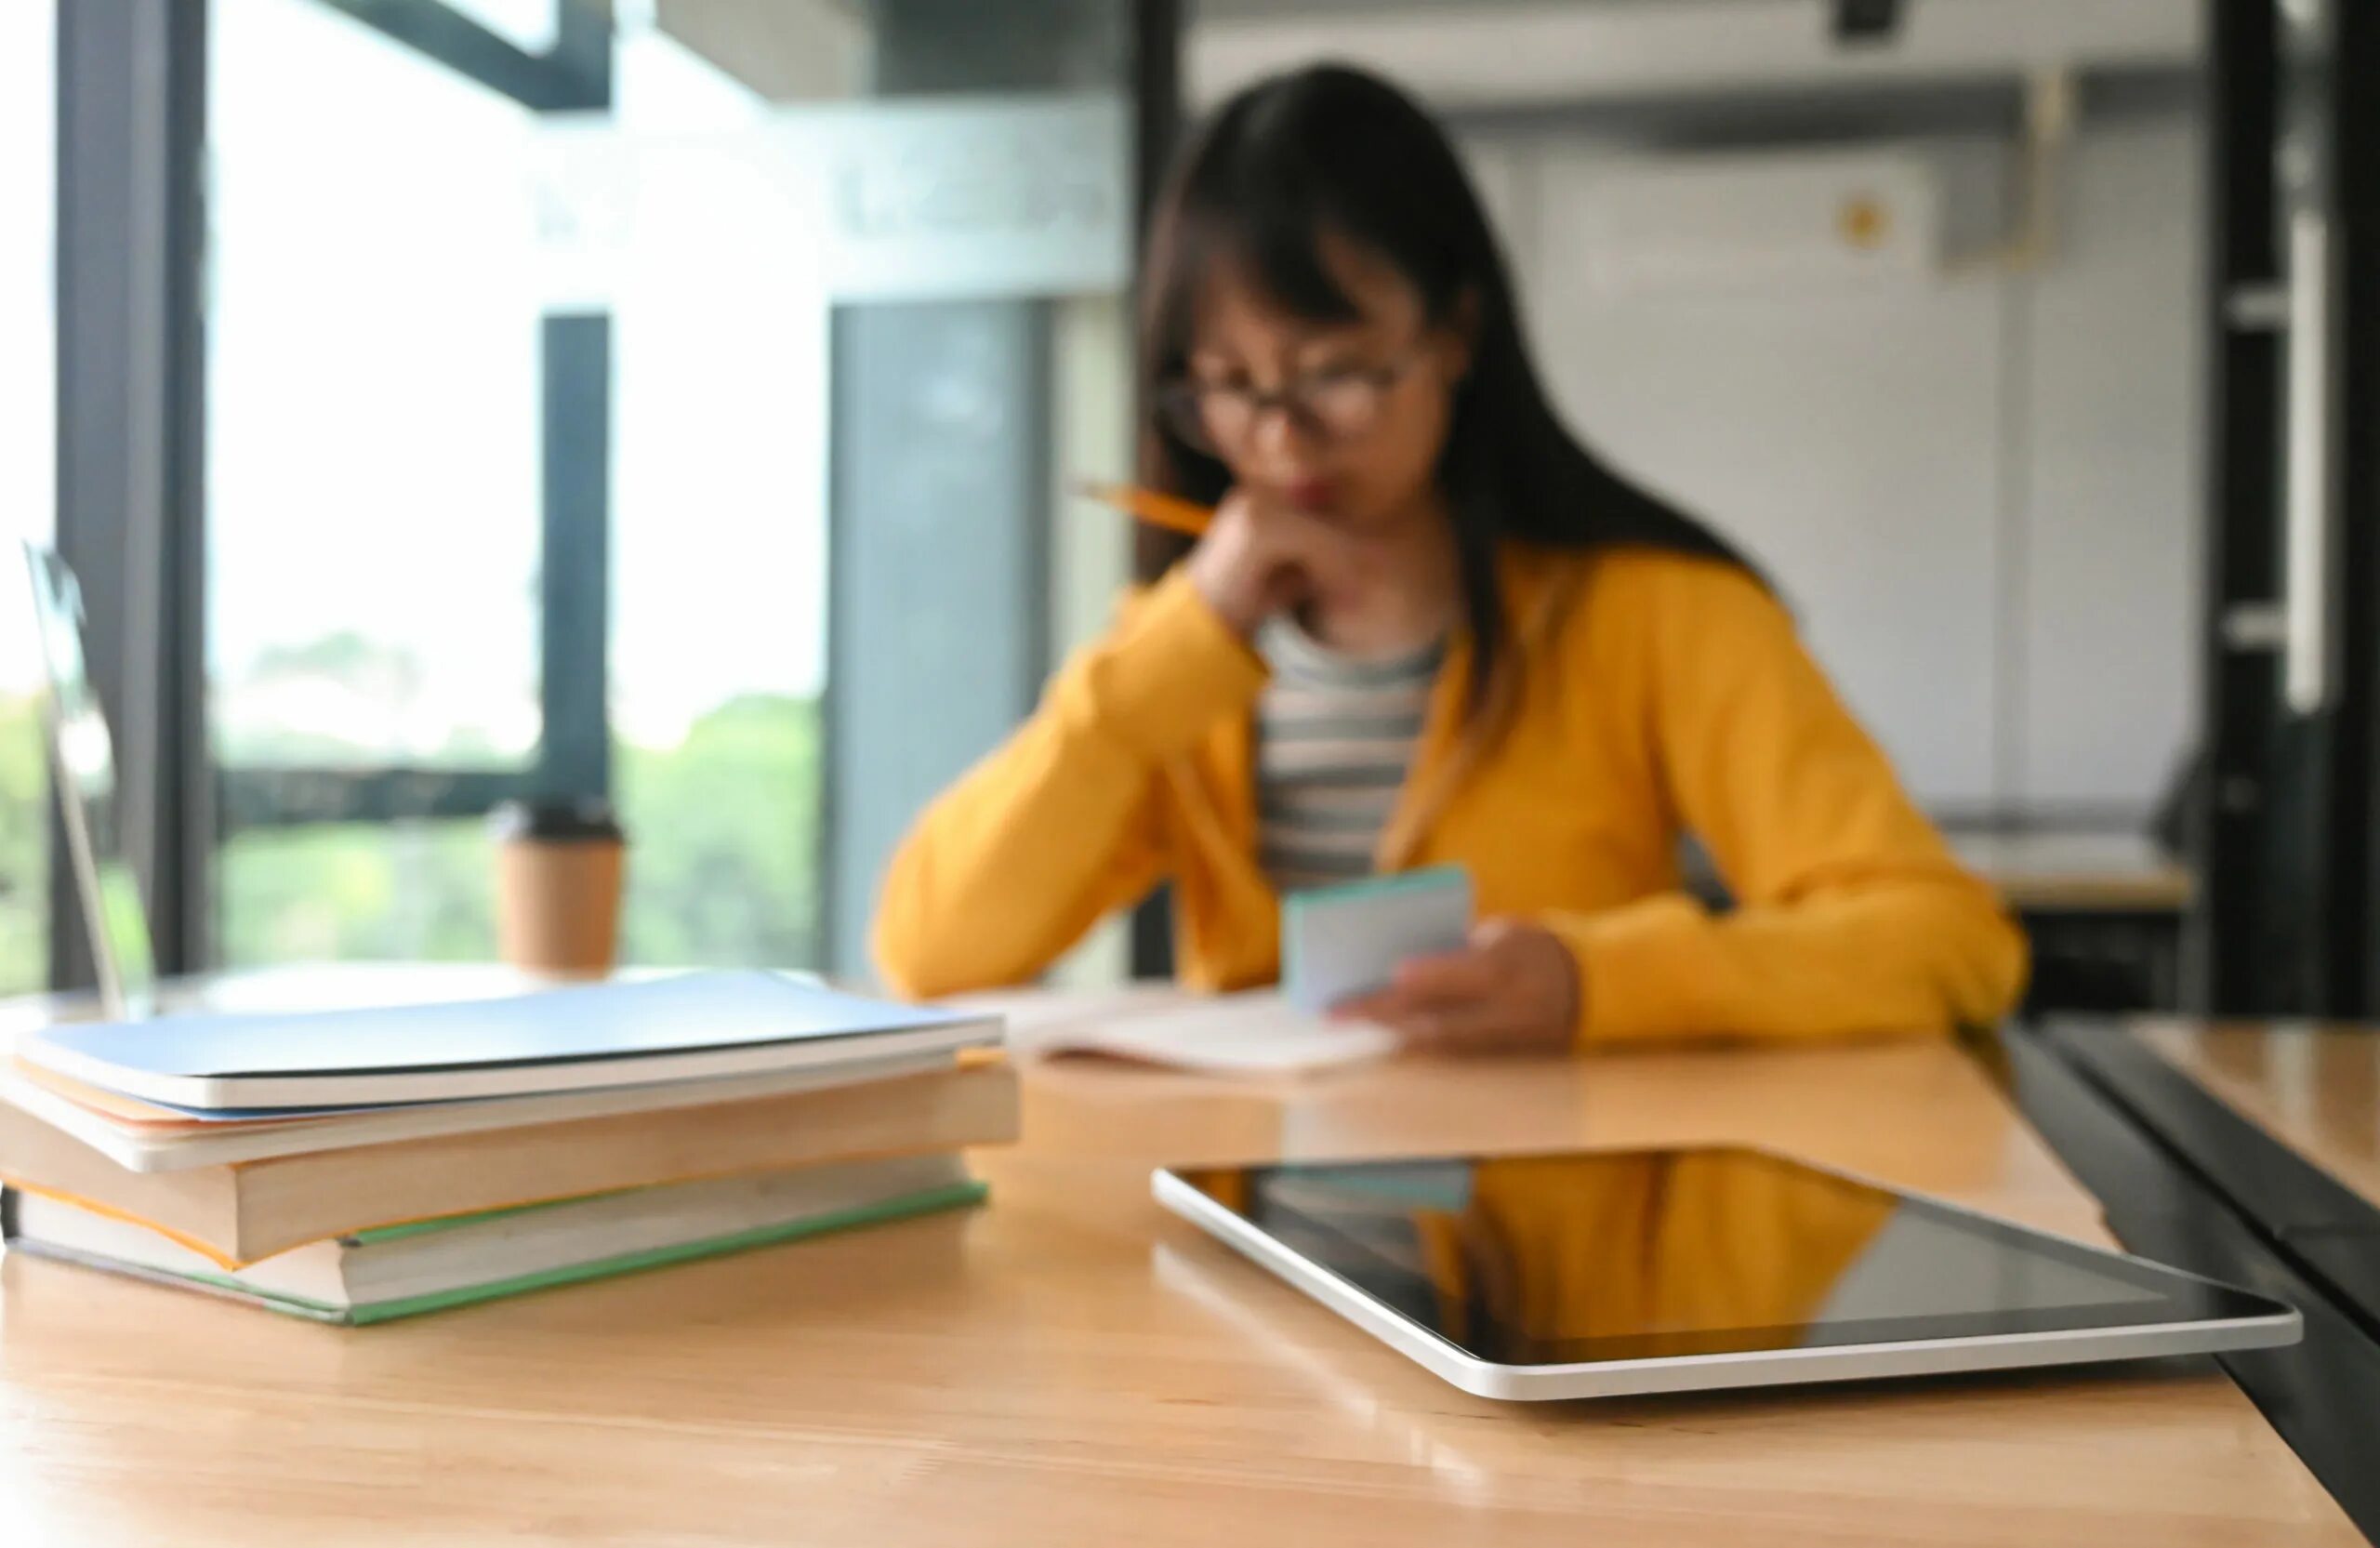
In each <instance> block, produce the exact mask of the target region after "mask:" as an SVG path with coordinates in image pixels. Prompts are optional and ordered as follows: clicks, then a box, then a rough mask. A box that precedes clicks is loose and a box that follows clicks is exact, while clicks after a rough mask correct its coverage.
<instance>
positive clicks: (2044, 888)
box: [1951, 832, 2192, 1014]
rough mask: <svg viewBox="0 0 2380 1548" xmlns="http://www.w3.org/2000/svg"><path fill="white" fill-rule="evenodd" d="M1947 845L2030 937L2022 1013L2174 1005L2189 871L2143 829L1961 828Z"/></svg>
mask: <svg viewBox="0 0 2380 1548" xmlns="http://www.w3.org/2000/svg"><path fill="white" fill-rule="evenodd" d="M1951 847H1952V848H1953V849H1954V850H1956V851H1957V853H1958V855H1959V858H1960V859H1961V860H1962V861H1963V862H1964V863H1965V865H1966V866H1967V867H1968V868H1969V869H1971V870H1973V871H1975V872H1976V873H1977V875H1979V876H1981V877H1983V878H1984V879H1985V880H1989V881H1990V883H1991V884H1992V885H1993V886H1994V887H1995V888H1997V889H1998V890H1999V893H2000V895H2001V896H2002V897H2003V898H2005V899H2007V901H2008V906H2010V907H2011V908H2013V909H2015V910H2016V914H2017V916H2018V918H2019V919H2021V920H2023V922H2024V925H2025V931H2026V933H2027V934H2028V935H2029V936H2030V938H2031V941H2032V947H2033V972H2032V979H2031V982H2030V985H2029V986H2028V988H2027V992H2026V998H2025V1010H2026V1012H2027V1013H2029V1014H2037V1013H2041V1012H2054V1011H2172V1010H2175V1009H2176V1008H2178V1007H2179V1005H2180V1003H2181V985H2182V972H2181V959H2182V920H2183V916H2184V915H2185V914H2186V913H2187V912H2188V908H2189V906H2190V896H2191V891H2192V888H2191V880H2190V873H2189V871H2188V869H2187V868H2186V867H2181V866H2178V865H2175V863H2174V862H2173V861H2172V860H2171V859H2170V858H2168V857H2167V856H2166V855H2165V853H2163V852H2162V850H2160V849H2159V848H2158V847H2157V845H2156V844H2155V843H2154V842H2152V841H2151V840H2149V838H2148V837H2147V836H2146V835H2144V834H2137V833H2111V832H2096V833H2091V832H2064V833H2061V832H2014V833H1966V834H1957V835H1954V836H1953V837H1952V839H1951Z"/></svg>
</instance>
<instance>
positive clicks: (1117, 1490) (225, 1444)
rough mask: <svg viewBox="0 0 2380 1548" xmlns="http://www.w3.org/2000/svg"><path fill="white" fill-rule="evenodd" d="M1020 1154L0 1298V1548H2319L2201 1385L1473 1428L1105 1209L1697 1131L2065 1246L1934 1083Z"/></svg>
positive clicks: (1874, 1388) (1749, 1065) (1280, 1106)
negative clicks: (662, 1214)
mask: <svg viewBox="0 0 2380 1548" xmlns="http://www.w3.org/2000/svg"><path fill="white" fill-rule="evenodd" d="M1025 1119H1026V1126H1025V1132H1026V1135H1027V1140H1026V1143H1025V1144H1024V1145H1023V1146H1021V1147H1019V1148H1018V1149H1015V1150H1013V1151H1011V1152H1006V1153H1001V1154H994V1155H987V1156H985V1157H984V1158H982V1162H981V1164H982V1168H983V1171H984V1172H985V1175H986V1176H987V1177H988V1178H990V1180H991V1182H992V1185H993V1203H992V1205H991V1207H990V1208H989V1209H988V1210H986V1211H981V1212H979V1213H976V1214H973V1215H971V1216H950V1217H941V1218H936V1219H929V1220H920V1221H914V1222H909V1223H906V1224H901V1225H897V1226H893V1227H888V1228H885V1229H881V1230H878V1231H873V1232H866V1233H860V1234H855V1235H852V1236H848V1237H837V1238H830V1239H823V1240H820V1241H817V1242H813V1243H807V1244H802V1245H799V1246H794V1247H787V1248H782V1249H777V1250H769V1251H763V1252H759V1253H754V1254H749V1255H747V1256H744V1257H741V1258H736V1259H729V1260H721V1261H718V1262H714V1263H710V1264H700V1265H695V1266H691V1267H684V1268H679V1269H673V1270H670V1271H668V1272H666V1273H657V1274H652V1275H646V1276H642V1277H636V1278H632V1279H627V1280H620V1281H615V1282H611V1283H606V1284H601V1285H595V1286H588V1287H583V1288H579V1289H575V1290H566V1291H560V1292H555V1293H551V1294H547V1295H543V1296H538V1297H534V1298H529V1299H525V1300H522V1301H517V1302H511V1303H499V1304H496V1305H490V1306H484V1307H480V1308H476V1309H472V1310H469V1311H464V1312H458V1313H455V1314H452V1315H447V1316H436V1317H430V1318H425V1319H423V1320H421V1321H418V1322H414V1323H401V1324H396V1325H392V1326H390V1327H387V1328H383V1329H377V1330H368V1331H364V1332H361V1333H348V1332H342V1331H338V1330H328V1329H324V1328H318V1327H313V1326H310V1325H306V1324H300V1323H294V1322H284V1321H280V1320H277V1319H274V1318H271V1317H269V1316H260V1315H258V1314H257V1313H255V1312H252V1311H248V1310H245V1309H242V1308H239V1307H235V1306H230V1305H225V1304H219V1303H212V1302H208V1301H205V1300H203V1299H200V1298H197V1297H192V1296H185V1295H179V1294H177V1293H175V1292H173V1291H169V1290H158V1289H153V1288H151V1287H147V1286H143V1285H139V1284H135V1283H130V1282H124V1281H117V1280H112V1279H109V1278H106V1277H99V1276H95V1275H89V1274H83V1273H78V1272H76V1271H74V1270H73V1269H71V1268H67V1267H64V1266H61V1265H58V1264H46V1263H40V1262H33V1261H15V1260H11V1261H8V1262H7V1263H6V1264H5V1265H0V1290H5V1295H4V1296H0V1502H5V1503H0V1512H5V1516H6V1519H7V1541H9V1542H11V1543H12V1544H24V1545H32V1544H59V1545H66V1544H72V1545H73V1548H97V1545H101V1544H113V1543H131V1542H142V1543H147V1542H168V1541H169V1542H173V1543H177V1544H208V1543H237V1544H240V1545H242V1548H274V1545H279V1544H305V1545H309V1548H311V1545H313V1544H319V1543H325V1542H333V1541H336V1542H339V1543H373V1544H378V1543H393V1542H437V1543H458V1542H490V1541H496V1540H497V1539H498V1538H501V1539H502V1541H507V1542H513V1541H567V1542H617V1543H652V1542H657V1541H668V1542H669V1543H672V1544H728V1543H737V1544H741V1543H784V1542H797V1541H798V1542H802V1543H806V1544H827V1545H832V1544H856V1545H866V1548H891V1545H897V1544H902V1543H928V1544H935V1545H937V1548H939V1545H946V1544H972V1543H987V1544H988V1543H1002V1544H1005V1543H1019V1544H1037V1545H1038V1544H1072V1543H1085V1544H1109V1543H1117V1544H1122V1543H1131V1544H1153V1545H1166V1544H1182V1545H1185V1548H1188V1545H1197V1548H1210V1545H1211V1544H1212V1543H1214V1542H1216V1541H1226V1542H1230V1543H1233V1544H1235V1545H1253V1544H1263V1543H1276V1542H1278V1543H1296V1544H1300V1545H1302V1548H1325V1545H1330V1544H1342V1543H1343V1544H1350V1545H1360V1548H1373V1545H1376V1544H1382V1543H1408V1542H1432V1543H1447V1542H1466V1543H1468V1542H1478V1543H1488V1542H1494V1543H1498V1544H1506V1545H1513V1548H1523V1545H1528V1544H1538V1543H1543V1544H1557V1543H1558V1544H1562V1545H1564V1548H1573V1545H1576V1544H1580V1543H1596V1544H1602V1545H1622V1544H1659V1545H1663V1548H1671V1545H1677V1544H1692V1543H1699V1542H1714V1543H1725V1544H1728V1545H1730V1548H1733V1545H1735V1544H1739V1543H1752V1542H1757V1543H1764V1544H1766V1543H1806V1544H1878V1545H1882V1544H1895V1545H1902V1544H1910V1543H1945V1544H1949V1543H1956V1544H1987V1543H2026V1544H2056V1543H2077V1544H2083V1543H2088V1544H2095V1545H2096V1544H2102V1543H2108V1542H2117V1541H2137V1542H2142V1543H2157V1544H2173V1543H2194V1544H2215V1543H2241V1544H2259V1545H2268V1548H2272V1545H2299V1544H2315V1543H2321V1544H2338V1545H2341V1548H2345V1545H2347V1544H2352V1543H2355V1542H2357V1541H2360V1539H2359V1538H2358V1537H2357V1535H2356V1534H2355V1532H2354V1531H2353V1529H2352V1528H2351V1527H2350V1526H2349V1524H2348V1523H2347V1521H2346V1519H2345V1518H2344V1516H2343V1515H2341V1513H2340V1512H2339V1510H2338V1508H2337V1507H2336V1505H2335V1504H2334V1502H2332V1501H2331V1500H2330V1499H2329V1497H2328V1496H2327V1495H2325V1494H2324V1493H2323V1491H2322V1490H2321V1488H2320V1486H2319V1485H2318V1484H2316V1483H2315V1481H2314V1480H2313V1478H2312V1477H2311V1476H2310V1475H2308V1474H2307V1472H2306V1470H2305V1468H2304V1467H2303V1466H2302V1465H2301V1464H2300V1463H2299V1462H2298V1461H2297V1460H2296V1458H2295V1457H2294V1455H2293V1454H2292V1453H2291V1452H2290V1451H2289V1449H2288V1448H2287V1447H2286V1446H2285V1445H2283V1444H2282V1442H2281V1440H2280V1438H2279V1437H2278V1436H2276V1435H2275V1434H2274V1432H2273V1431H2272V1430H2271V1429H2270V1428H2269V1427H2268V1425H2267V1424H2266V1422H2264V1420H2263V1419H2262V1418H2261V1417H2260V1416H2259V1415H2258V1414H2257V1412H2256V1411H2255V1409H2254V1408H2253V1407H2252V1406H2251V1405H2250V1404H2249V1403H2248V1402H2247V1401H2246V1399H2245V1398H2244V1397H2242V1396H2241V1394H2240V1393H2239V1392H2238V1391H2237V1390H2236V1389H2235V1388H2234V1387H2233V1386H2232V1384H2231V1383H2230V1382H2229V1381H2228V1379H2226V1378H2225V1377H2224V1376H2223V1375H2222V1374H2221V1373H2220V1372H2219V1371H2218V1370H2217V1369H2215V1367H2214V1366H2212V1365H2211V1364H2209V1363H2206V1362H2203V1361H2183V1362H2169V1363H2164V1364H2162V1365H2159V1366H2157V1367H2154V1368H2150V1369H2123V1370H2121V1371H2120V1372H2118V1373H2114V1374H2106V1375H2097V1376H2090V1377H2083V1376H2076V1375H2073V1374H2071V1373H2069V1374H2066V1375H2058V1376H2043V1377H2024V1378H2011V1377H1990V1378H1975V1379H1963V1380H1957V1381H1942V1382H1933V1383H1902V1384H1890V1385H1883V1384H1879V1385H1868V1386H1858V1387H1847V1388H1814V1389H1807V1390H1804V1391H1799V1392H1768V1393H1763V1394H1756V1395H1750V1396H1702V1397H1692V1398H1671V1399H1659V1400H1632V1401H1625V1402H1608V1403H1592V1404H1590V1403H1574V1404H1558V1405H1531V1406H1527V1407H1512V1406H1499V1405H1496V1404H1491V1403H1488V1402H1485V1401H1482V1400H1480V1399H1476V1398H1473V1397H1470V1396H1465V1395H1463V1394H1461V1393H1460V1392H1457V1391H1456V1390H1454V1389H1453V1388H1451V1387H1449V1386H1447V1385H1445V1384H1443V1383H1439V1382H1438V1381H1436V1380H1435V1378H1433V1377H1431V1376H1429V1375H1428V1374H1427V1373H1425V1372H1424V1371H1422V1370H1421V1369H1420V1368H1418V1367H1416V1366H1414V1365H1412V1364H1411V1363H1410V1362H1408V1361H1407V1360H1406V1359H1404V1358H1403V1357H1402V1356H1397V1355H1395V1354H1394V1353H1392V1352H1390V1351H1389V1350H1387V1349H1386V1348H1384V1347H1382V1345H1380V1344H1378V1343H1374V1342H1373V1341H1372V1340H1370V1339H1369V1338H1368V1337H1366V1336H1364V1335H1363V1334H1361V1333H1359V1332H1357V1331H1356V1330H1355V1329H1353V1328H1351V1327H1349V1326H1348V1325H1347V1324H1345V1323H1344V1322H1342V1321H1341V1320H1340V1319H1339V1318H1337V1317H1335V1316H1331V1315H1330V1314H1329V1313H1328V1312H1325V1311H1324V1310H1322V1309H1321V1308H1320V1307H1318V1306H1316V1305H1315V1304H1314V1303H1310V1302H1308V1301H1307V1300H1305V1299H1304V1298H1303V1297H1302V1296H1300V1295H1298V1294H1297V1293H1295V1292H1294V1291H1292V1290H1289V1289H1287V1288H1286V1287H1284V1286H1282V1285H1280V1284H1278V1283H1276V1281H1274V1280H1273V1279H1271V1278H1270V1277H1267V1276H1265V1275H1263V1274H1262V1273H1261V1272H1259V1271H1257V1270H1255V1269H1253V1268H1252V1267H1250V1265H1248V1264H1245V1263H1242V1262H1241V1261H1239V1260H1238V1259H1237V1258H1236V1257H1234V1256H1232V1255H1231V1254H1230V1253H1228V1252H1227V1251H1225V1250H1223V1249H1222V1248H1220V1247H1219V1246H1217V1245H1215V1244H1214V1243H1212V1242H1210V1240H1208V1239H1207V1238H1206V1237H1203V1236H1201V1235H1200V1234H1198V1233H1197V1232H1196V1231H1194V1230H1192V1229H1190V1228H1188V1227H1186V1226H1183V1225H1182V1224H1179V1223H1177V1222H1174V1221H1173V1220H1171V1219H1170V1217H1168V1216H1165V1215H1163V1214H1161V1213H1160V1212H1159V1211H1157V1209H1156V1208H1155V1206H1154V1205H1152V1204H1151V1203H1150V1202H1149V1200H1148V1184H1147V1171H1148V1167H1149V1164H1150V1163H1151V1162H1152V1161H1153V1160H1157V1159H1169V1160H1177V1161H1194V1160H1221V1159H1232V1158H1252V1157H1261V1156H1265V1155H1270V1154H1274V1153H1276V1152H1287V1153H1291V1154H1299V1155H1309V1156H1313V1155H1325V1154H1329V1155H1341V1156H1361V1155H1377V1154H1383V1153H1392V1152H1396V1151H1400V1150H1431V1149H1447V1150H1461V1149H1469V1148H1482V1149H1500V1150H1510V1149H1527V1148H1533V1147H1546V1146H1555V1145H1573V1144H1607V1145H1627V1144H1641V1143H1648V1142H1657V1141H1723V1140H1735V1141H1749V1142H1755V1143H1762V1144H1771V1145H1775V1146H1778V1147H1780V1148H1783V1149H1786V1150H1790V1151H1792V1152H1796V1153H1799V1154H1803V1155H1806V1156H1810V1157H1813V1158H1818V1159H1820V1160H1824V1161H1828V1162H1831V1163H1834V1164H1837V1165H1841V1166H1845V1167H1849V1168H1853V1169H1856V1170H1858V1171H1865V1172H1869V1173H1871V1174H1874V1175H1878V1176H1881V1177H1884V1178H1887V1179H1890V1180H1892V1181H1895V1182H1898V1183H1901V1184H1910V1185H1912V1186H1916V1187H1921V1188H1925V1189H1929V1190H1933V1191H1937V1192H1940V1193H1943V1194H1947V1195H1949V1196H1950V1197H1955V1198H1959V1199H1962V1200H1965V1201H1968V1202H1970V1203H1975V1204H1979V1205H1984V1206H1987V1207H1990V1208H1991V1209H1994V1210H1998V1211H2003V1212H2004V1213H2007V1214H2010V1215H2013V1216H2016V1217H2018V1218H2021V1219H2024V1220H2028V1221H2030V1222H2032V1223H2034V1224H2040V1225H2043V1226H2046V1227H2049V1228H2052V1229H2056V1230H2063V1231H2068V1232H2072V1233H2076V1234H2081V1235H2096V1234H2097V1232H2098V1224H2097V1213H2096V1210H2095V1208H2094V1206H2093V1204H2092V1202H2091V1200H2089V1199H2088V1198H2087V1197H2084V1196H2083V1194H2082V1192H2081V1190H2080V1189H2079V1188H2078V1187H2077V1186H2076V1184H2074V1183H2073V1182H2072V1181H2071V1179H2070V1178H2069V1176H2068V1175H2067V1174H2066V1172H2065V1171H2063V1170H2062V1169H2061V1168H2060V1167H2059V1165H2058V1164H2057V1162H2056V1160H2055V1159H2054V1158H2052V1157H2051V1156H2050V1155H2049V1154H2048V1153H2047V1151H2046V1150H2045V1149H2044V1148H2043V1145H2042V1144H2041V1143H2040V1142H2039V1141H2038V1140H2036V1139H2035V1138H2034V1136H2033V1135H2032V1134H2031V1132H2030V1131H2029V1130H2027V1129H2026V1128H2025V1127H2024V1126H2023V1125H2022V1124H2021V1123H2020V1122H2019V1121H2018V1120H2017V1119H2016V1118H2015V1117H2014V1116H2013V1115H2012V1114H2011V1112H2010V1111H2009V1109H2008V1108H2007V1107H2006V1106H2005V1105H2003V1102H2002V1100H2001V1099H2000V1097H1999V1095H1998V1094H1997V1093H1996V1092H1995V1091H1994V1090H1993V1088H1992V1087H1991V1086H1990V1083H1989V1082H1988V1081H1987V1080H1986V1078H1984V1077H1983V1075H1982V1074H1981V1072H1980V1071H1979V1070H1978V1069H1977V1068H1976V1067H1975V1066H1974V1065H1972V1064H1970V1062H1969V1061H1968V1060H1967V1059H1966V1058H1965V1057H1964V1055H1963V1054H1962V1053H1960V1052H1958V1051H1956V1050H1955V1049H1953V1048H1950V1047H1949V1046H1945V1045H1940V1044H1916V1045H1910V1046H1873V1047H1865V1048H1851V1049H1837V1050H1827V1051H1817V1052H1762V1053H1752V1052H1735V1053H1728V1052H1716V1053H1699V1054H1689V1053H1665V1054H1648V1055H1636V1056H1626V1057H1615V1058H1609V1059H1599V1060H1595V1061H1592V1062H1585V1063H1533V1064H1502V1065H1474V1066H1468V1067H1464V1066H1455V1065H1406V1066H1388V1067H1382V1068H1379V1069H1374V1070H1369V1071H1364V1072H1359V1073H1356V1074H1353V1075H1349V1076H1346V1077H1343V1078H1338V1079H1331V1080H1324V1081H1320V1082H1316V1083H1314V1084H1311V1085H1308V1086H1304V1087H1287V1088H1282V1087H1275V1088H1263V1087H1246V1086H1236V1085H1229V1084H1223V1083H1219V1082H1212V1081H1203V1080H1198V1079H1195V1078H1176V1077H1168V1076H1164V1075H1158V1074H1155V1073H1151V1072H1146V1071H1137V1070H1129V1069H1118V1068H1109V1067H1097V1066H1091V1065H1052V1066H1047V1067H1043V1068H1040V1069H1038V1070H1035V1071H1033V1072H1032V1073H1031V1075H1030V1078H1029V1079H1028V1083H1027V1087H1026V1112H1025ZM513 1534H517V1536H516V1535H513Z"/></svg>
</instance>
